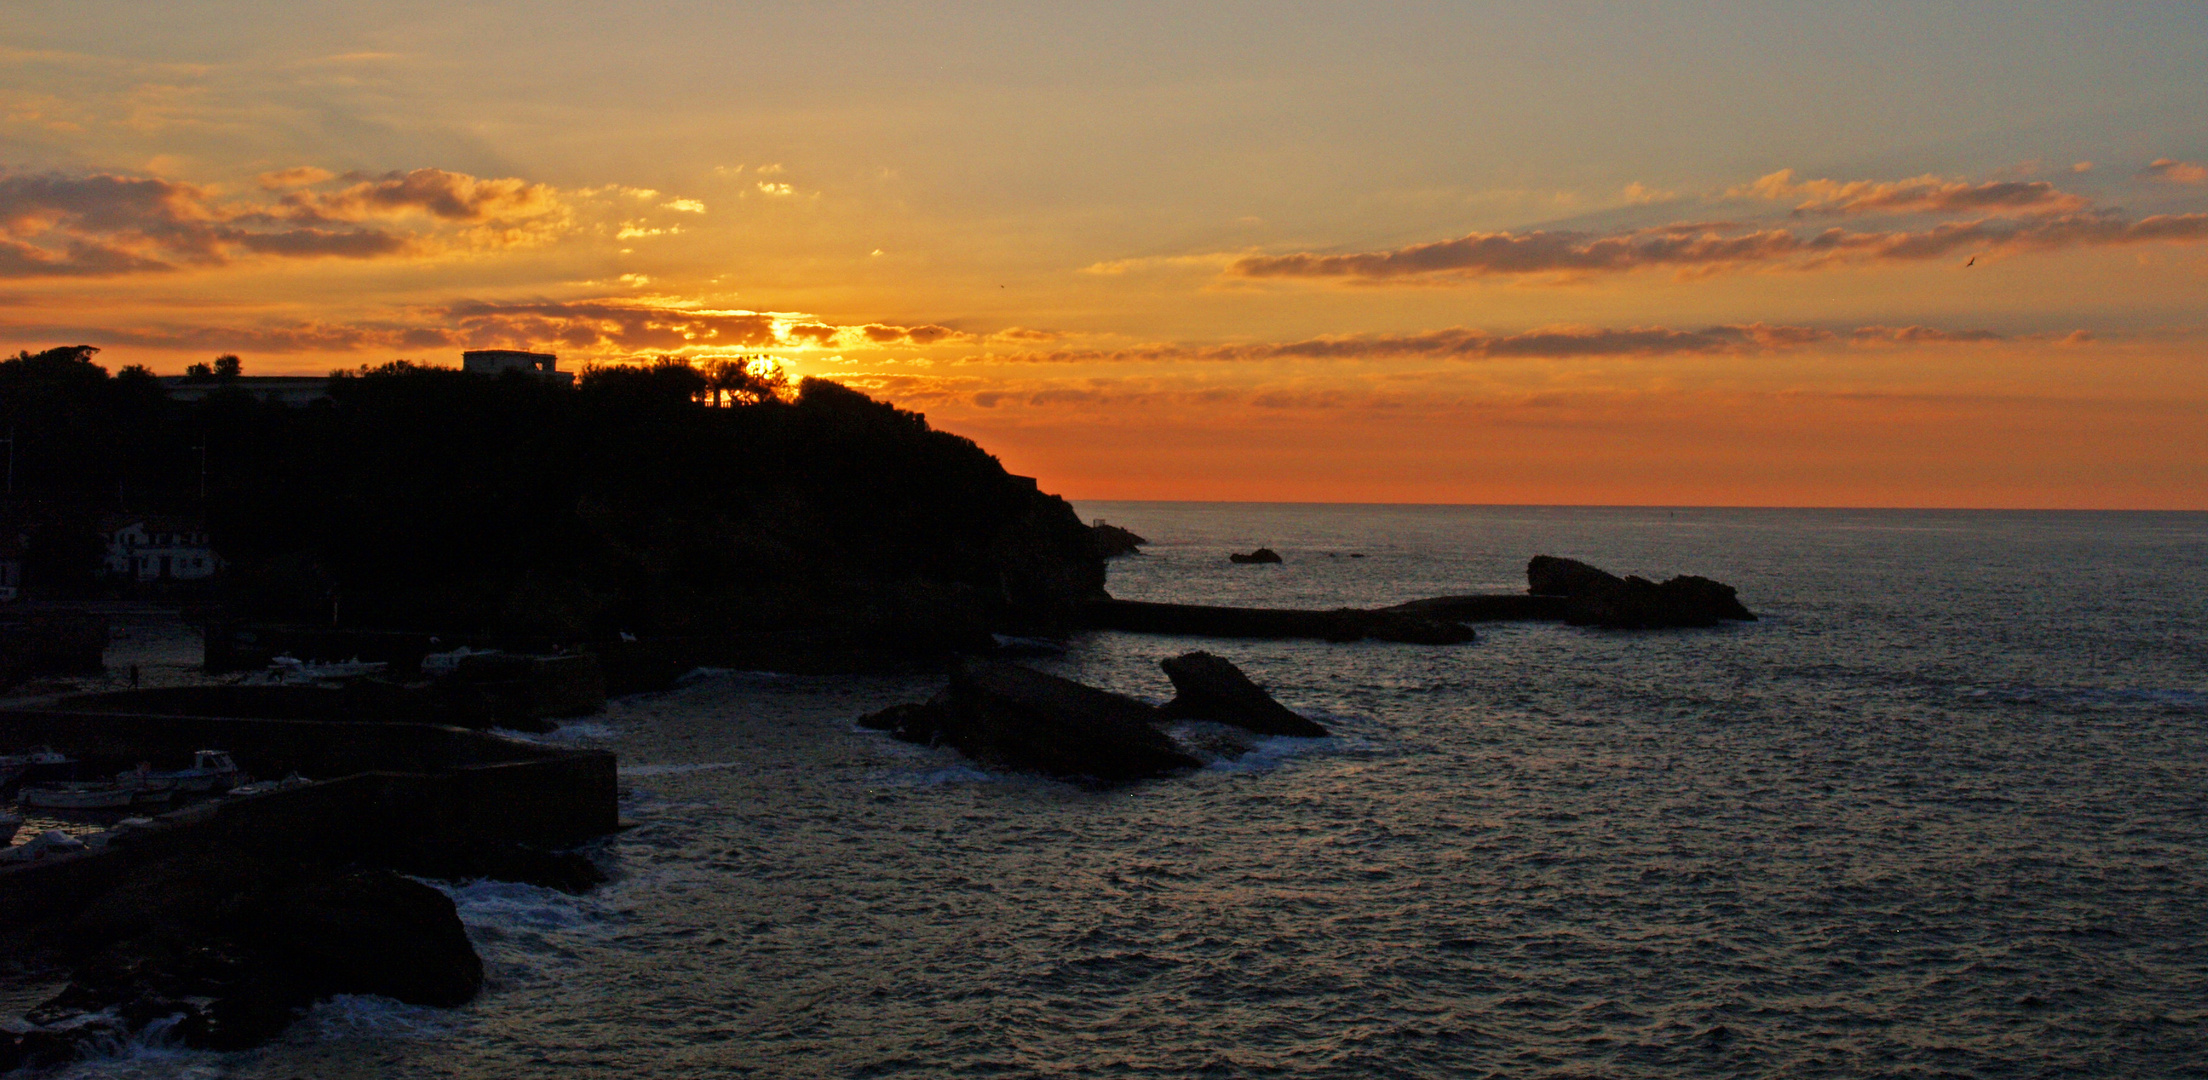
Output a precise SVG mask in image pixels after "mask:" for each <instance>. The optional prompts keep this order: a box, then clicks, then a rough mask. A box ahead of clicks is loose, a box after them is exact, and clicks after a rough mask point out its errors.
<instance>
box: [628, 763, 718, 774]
mask: <svg viewBox="0 0 2208 1080" xmlns="http://www.w3.org/2000/svg"><path fill="white" fill-rule="evenodd" d="M738 764H739V763H738V762H734V761H700V762H695V763H691V764H666V765H623V766H621V768H620V772H621V775H623V776H679V775H681V774H683V773H694V772H711V771H713V770H715V769H733V768H736V767H737V765H738Z"/></svg>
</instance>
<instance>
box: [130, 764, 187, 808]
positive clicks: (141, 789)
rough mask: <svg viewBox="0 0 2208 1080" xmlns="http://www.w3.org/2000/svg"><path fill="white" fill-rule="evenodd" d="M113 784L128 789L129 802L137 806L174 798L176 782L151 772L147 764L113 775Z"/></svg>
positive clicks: (151, 767)
mask: <svg viewBox="0 0 2208 1080" xmlns="http://www.w3.org/2000/svg"><path fill="white" fill-rule="evenodd" d="M115 783H116V784H118V785H120V786H122V787H125V788H129V789H130V801H131V803H132V804H133V805H137V806H150V805H156V804H159V803H165V802H168V801H170V800H171V799H174V798H175V797H176V783H177V782H176V780H175V779H174V778H172V777H168V776H164V775H162V774H160V773H157V772H154V771H153V766H152V765H151V764H150V763H148V762H143V761H141V762H139V763H138V767H137V768H135V769H131V770H128V771H125V772H119V773H116V774H115Z"/></svg>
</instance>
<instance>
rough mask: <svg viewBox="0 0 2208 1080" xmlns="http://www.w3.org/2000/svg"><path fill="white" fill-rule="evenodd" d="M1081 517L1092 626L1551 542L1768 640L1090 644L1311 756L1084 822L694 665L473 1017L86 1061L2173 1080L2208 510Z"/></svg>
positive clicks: (1298, 754) (608, 741)
mask: <svg viewBox="0 0 2208 1080" xmlns="http://www.w3.org/2000/svg"><path fill="white" fill-rule="evenodd" d="M1081 509H1082V510H1083V512H1084V513H1085V514H1088V515H1090V516H1100V517H1104V518H1108V519H1110V520H1111V521H1113V522H1115V523H1117V524H1122V525H1126V526H1128V527H1131V528H1133V529H1134V530H1135V531H1137V532H1139V533H1142V534H1144V535H1146V536H1148V537H1150V538H1151V539H1152V540H1153V541H1155V543H1153V544H1152V545H1151V546H1150V547H1149V548H1148V549H1147V553H1146V554H1144V555H1142V556H1139V557H1134V558H1129V559H1123V560H1120V561H1118V562H1116V563H1115V564H1114V565H1113V571H1112V582H1111V587H1112V589H1113V591H1114V593H1115V595H1118V596H1121V597H1126V598H1134V599H1171V600H1185V601H1198V602H1220V603H1264V604H1275V605H1308V606H1338V605H1344V604H1373V603H1388V602H1395V601H1399V600H1406V599H1411V598H1415V597H1419V596H1426V595H1436V594H1446V593H1461V592H1472V591H1483V590H1517V589H1522V588H1523V576H1522V574H1523V567H1524V563H1525V560H1526V558H1527V557H1528V556H1529V555H1532V554H1534V553H1536V552H1547V553H1552V554H1560V555H1572V556H1578V557H1581V558H1586V559H1589V560H1591V561H1593V562H1595V563H1597V564H1599V565H1603V566H1607V567H1609V568H1611V569H1614V570H1617V571H1620V572H1633V573H1640V574H1643V575H1646V576H1650V577H1663V576H1668V575H1671V574H1674V573H1701V574H1706V575H1709V576H1712V577H1717V578H1719V579H1722V580H1725V581H1729V582H1733V583H1735V584H1737V585H1739V586H1740V591H1741V596H1742V597H1743V599H1744V600H1745V601H1746V602H1747V603H1748V604H1749V606H1750V607H1752V608H1754V609H1756V610H1757V611H1758V612H1760V613H1762V614H1763V616H1764V618H1763V619H1762V620H1761V621H1759V622H1756V623H1752V624H1743V625H1738V626H1732V627H1727V628H1724V629H1719V630H1696V631H1671V632H1655V633H1618V632H1606V631H1599V630H1586V629H1577V628H1569V627H1563V626H1556V625H1535V624H1526V625H1498V626H1491V627H1486V628H1483V632H1482V637H1481V640H1480V641H1479V642H1477V643H1476V644H1473V645H1469V646H1462V647H1423V646H1406V645H1389V644H1379V643H1361V644H1355V645H1329V644H1321V643H1298V642H1239V641H1208V642H1207V641H1196V640H1190V639H1171V638H1161V637H1150V636H1144V635H1133V634H1116V633H1112V634H1098V635H1094V636H1091V637H1089V638H1086V639H1083V640H1081V641H1078V642H1077V643H1075V645H1074V647H1073V648H1072V649H1071V650H1070V651H1069V652H1068V654H1067V655H1066V656H1064V657H1063V658H1060V659H1055V660H1047V661H1039V663H1040V664H1041V665H1042V666H1045V667H1048V668H1051V669H1053V670H1056V671H1059V672H1061V673H1064V674H1067V675H1070V676H1073V677H1076V678H1081V679H1084V680H1088V681H1091V682H1095V683H1098V684H1101V685H1105V686H1110V687H1112V688H1115V689H1119V690H1122V691H1125V692H1128V693H1132V694H1136V695H1140V696H1144V697H1147V698H1150V699H1161V698H1163V697H1164V696H1166V695H1167V693H1168V687H1167V684H1166V682H1165V680H1164V678H1163V676H1162V675H1161V674H1160V673H1159V672H1158V670H1157V667H1156V663H1157V661H1158V660H1159V659H1160V658H1162V657H1166V656H1170V655H1173V654H1175V653H1178V652H1181V651H1185V650H1186V649H1189V648H1194V647H1205V648H1209V649H1211V650H1213V651H1215V652H1218V653H1220V654H1221V655H1224V656H1226V657H1227V658H1229V659H1231V660H1233V661H1234V662H1236V663H1237V664H1240V665H1242V666H1243V667H1244V668H1245V669H1246V670H1247V671H1248V672H1249V673H1250V674H1251V675H1252V676H1253V677H1254V678H1256V679H1257V680H1258V681H1260V682H1261V683H1264V684H1266V685H1267V686H1269V687H1271V688H1272V689H1273V690H1274V691H1275V693H1276V694H1277V696H1278V697H1280V698H1281V700H1283V701H1284V702H1285V703H1287V704H1288V705H1290V706H1291V707H1294V708H1297V709H1300V710H1305V711H1309V712H1312V713H1314V714H1315V715H1319V716H1321V717H1323V718H1325V720H1326V722H1327V723H1328V724H1329V726H1330V727H1332V728H1334V729H1335V730H1336V732H1337V733H1338V734H1337V737H1335V738H1331V739H1324V740H1276V741H1274V742H1272V743H1269V744H1267V745H1266V746H1264V747H1263V748H1262V749H1261V751H1260V752H1259V753H1258V754H1255V755H1253V756H1252V757H1251V758H1249V759H1245V760H1244V761H1243V762H1240V763H1238V764H1236V765H1234V766H1231V767H1220V768H1214V769H1209V770H1206V771H1204V772H1202V773H1200V774H1197V775H1195V776H1191V777H1186V778H1181V779H1175V780H1170V781H1162V782H1156V783H1147V784H1141V785H1136V786H1133V787H1127V788H1120V789H1113V790H1092V789H1088V788H1083V787H1080V786H1076V785H1071V784H1063V783H1056V782H1051V781H1045V780H1038V779H1029V778H1018V777H1002V776H993V775H990V774H987V773H984V772H981V771H979V770H976V769H973V768H971V767H970V766H968V765H967V764H966V763H964V762H962V761H961V760H959V759H958V758H957V757H956V756H955V755H951V754H949V753H945V752H940V751H934V750H927V749H922V748H916V747H910V746H905V745H901V744H897V743H894V742H890V741H888V740H886V739H883V738H881V737H880V736H877V735H874V734H872V733H868V732H863V731H858V730H855V729H854V728H853V727H852V725H851V719H852V718H853V717H856V716H857V715H859V714H860V713H862V712H865V711H868V710H871V709H874V708H878V707H881V706H883V705H886V704H889V703H892V702H895V701H900V700H913V699H917V698H919V697H922V696H925V695H926V694H927V693H929V692H932V690H933V689H934V687H933V686H931V685H929V684H928V683H927V682H926V681H925V680H916V679H915V680H900V679H821V678H781V677H760V676H744V675H739V674H733V673H704V674H703V675H701V677H699V678H696V679H693V680H690V681H688V682H686V683H685V684H684V685H683V686H681V687H680V688H678V689H676V690H673V691H669V692H667V693H663V694H654V695H645V696H642V697H638V698H632V699H628V700H625V701H622V702H619V703H616V705H615V707H614V708H613V709H612V711H611V712H610V713H609V715H608V716H607V717H605V718H603V719H602V720H601V721H598V723H599V725H600V726H598V727H596V728H592V729H587V731H586V733H585V737H586V738H588V739H592V740H595V741H598V742H600V743H602V744H604V745H608V746H611V747H612V748H614V749H616V750H617V751H619V752H620V753H621V755H622V760H623V762H624V764H625V765H626V766H628V767H627V769H626V771H625V774H624V780H623V783H624V785H625V786H626V787H627V788H628V789H629V791H628V794H627V802H626V805H625V814H626V816H628V817H629V818H631V819H632V820H634V821H635V822H636V823H637V826H636V828H634V829H632V830H630V831H629V832H626V833H624V834H622V835H620V836H619V837H616V838H614V839H612V840H610V841H608V842H606V843H605V844H604V845H603V849H602V851H601V852H600V855H601V857H602V858H603V860H604V861H605V863H606V865H608V866H609V867H610V868H612V869H613V870H614V871H615V873H616V874H617V875H618V880H617V881H615V882H614V883H613V884H611V885H608V886H606V887H603V888H601V889H600V890H598V891H597V892H595V893H593V894H591V895H589V896H585V897H580V898H574V897H564V896H560V895H558V894H553V893H547V892H544V891H542V890H534V889H530V888H528V887H524V886H500V885H488V884H479V885H472V886H463V887H457V888H454V889H452V890H451V891H452V893H453V895H454V896H455V898H456V900H457V901H458V902H459V904H460V906H461V909H462V913H463V916H464V917H466V918H467V919H468V921H469V922H470V925H471V930H472V932H473V933H474V934H475V936H476V938H477V942H478V945H479V947H480V948H481V949H482V951H483V952H484V953H485V956H486V958H487V960H488V961H489V964H490V971H491V985H490V987H489V989H488V990H487V991H486V993H485V994H484V996H483V998H482V999H481V1000H479V1001H478V1002H477V1003H475V1004H474V1005H472V1006H469V1007H468V1008H466V1009H463V1010H459V1011H457V1012H454V1013H451V1014H435V1013H430V1014H428V1015H424V1014H423V1013H422V1012H421V1011H418V1010H417V1011H405V1010H400V1009H398V1008H397V1007H395V1006H394V1007H393V1008H392V1009H391V1010H389V1011H390V1012H391V1013H392V1014H393V1018H392V1019H390V1020H389V1021H388V1022H379V1021H378V1020H377V1019H376V1013H375V1012H374V1010H373V1009H371V1008H369V1007H367V1006H364V1005H363V1004H361V1003H360V1002H359V1001H348V1002H345V1003H340V1004H338V1005H335V1006H331V1007H327V1008H325V1010H324V1011H323V1013H322V1014H321V1016H320V1018H319V1022H318V1023H315V1024H308V1025H302V1026H301V1027H299V1028H297V1029H295V1030H294V1032H293V1033H292V1034H290V1035H288V1036H286V1038H285V1039H284V1040H283V1041H282V1042H281V1043H279V1044H277V1045H275V1046H272V1047H269V1048H266V1049H263V1050H261V1051H256V1052H253V1053H249V1054H240V1055H196V1056H186V1057H185V1058H182V1059H179V1058H178V1057H176V1056H175V1055H166V1056H164V1055H160V1054H151V1053H146V1054H136V1055H132V1054H128V1053H125V1054H122V1055H119V1056H118V1057H117V1058H116V1059H114V1060H112V1061H106V1062H102V1063H97V1064H95V1065H93V1066H90V1067H88V1069H87V1070H85V1071H87V1072H89V1073H93V1074H99V1075H123V1074H148V1075H150V1074H155V1073H161V1074H167V1073H175V1072H177V1071H178V1070H180V1069H185V1068H189V1069H194V1070H199V1072H196V1073H194V1075H237V1076H267V1077H283V1076H291V1075H319V1076H344V1075H359V1076H425V1077H426V1076H455V1075H457V1076H469V1077H491V1076H535V1075H544V1074H547V1073H550V1072H552V1071H554V1070H558V1071H559V1072H560V1073H561V1074H562V1075H566V1076H577V1077H632V1076H653V1077H670V1076H704V1075H734V1076H746V1075H751V1076H775V1077H780V1076H793V1077H794V1076H842V1077H888V1076H910V1077H921V1076H1070V1077H1142V1076H1169V1077H1180V1076H1199V1075H1201V1076H1284V1077H1360V1078H1363V1077H1481V1076H1494V1077H1506V1076H1507V1077H1595V1076H1601V1077H1669V1076H1717V1077H1751V1076H1754V1077H1763V1076H1776V1077H1824V1076H1831V1077H1865V1076H1896V1077H1987V1078H1992V1077H2041V1076H2110V1077H2150V1076H2152V1077H2183V1076H2208V903H2204V902H2203V899H2202V898H2203V896H2204V895H2208V786H2204V780H2208V646H2204V643H2203V642H2204V638H2203V634H2202V631H2203V628H2204V624H2208V612H2204V600H2203V597H2208V515H2199V514H2097V513H2092V514H2089V513H2074V514H2053V513H2047V514H2041V513H1965V512H1926V511H1884V512H1870V511H1749V510H1677V511H1670V510H1589V509H1535V508H1473V507H1434V508H1415V507H1414V508H1405V507H1310V506H1254V505H1226V504H1211V505H1192V504H1086V505H1083V506H1082V507H1081ZM1260 544H1264V545H1267V546H1271V547H1273V548H1274V549H1276V550H1278V551H1280V552H1281V553H1282V554H1283V555H1284V556H1285V557H1286V559H1287V562H1286V563H1285V564H1284V565H1282V566H1277V567H1267V566H1232V565H1229V564H1228V563H1227V561H1226V559H1225V555H1226V553H1227V552H1228V551H1230V550H1248V549H1249V548H1251V547H1254V546H1257V545H1260ZM1353 553H1355V554H1359V555H1362V556H1364V557H1363V558H1356V559H1352V558H1350V557H1349V556H1350V555H1351V554H1353ZM179 1060H182V1061H184V1062H185V1064H184V1065H178V1064H177V1062H178V1061H179Z"/></svg>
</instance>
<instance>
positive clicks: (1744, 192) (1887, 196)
mask: <svg viewBox="0 0 2208 1080" xmlns="http://www.w3.org/2000/svg"><path fill="white" fill-rule="evenodd" d="M1729 194H1732V195H1736V196H1755V197H1758V198H1764V199H1775V200H1776V199H1791V198H1795V197H1797V196H1803V197H1806V198H1804V201H1803V202H1802V203H1801V204H1800V205H1798V206H1796V207H1795V208H1794V214H1795V215H1796V216H1803V215H1812V214H1817V215H1829V216H1852V215H1857V214H1972V213H1983V214H2018V213H2023V214H2041V213H2062V212H2069V211H2075V210H2082V209H2084V208H2085V207H2086V206H2088V205H2090V203H2089V201H2088V200H2087V199H2086V198H2085V197H2084V196H2082V195H2075V194H2072V193H2070V192H2067V191H2063V190H2061V189H2059V188H2057V187H2055V185H2053V184H2051V183H2048V182H2047V181H2045V180H2032V181H2022V180H1997V181H1991V182H1988V183H1983V184H1973V183H1970V182H1969V181H1967V180H1950V179H1947V178H1945V177H1940V176H1930V175H1927V176H1918V177H1912V178H1910V179H1907V180H1850V181H1845V182H1843V181H1838V180H1800V181H1797V180H1795V179H1794V170H1792V169H1781V170H1779V171H1778V172H1775V173H1771V174H1769V175H1767V176H1764V177H1761V178H1759V179H1757V180H1756V182H1755V183H1752V184H1749V185H1747V186H1745V187H1740V188H1735V189H1733V190H1732V191H1731V192H1730V193H1729Z"/></svg>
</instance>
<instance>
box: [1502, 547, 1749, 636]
mask: <svg viewBox="0 0 2208 1080" xmlns="http://www.w3.org/2000/svg"><path fill="white" fill-rule="evenodd" d="M1526 583H1527V588H1526V591H1527V592H1529V593H1532V594H1534V595H1536V596H1561V597H1565V598H1566V601H1567V602H1566V604H1565V608H1564V621H1565V622H1568V623H1571V624H1573V625H1576V626H1604V627H1611V628H1614V629H1651V628H1656V627H1672V626H1716V625H1717V624H1718V623H1720V622H1722V621H1726V620H1739V621H1751V622H1752V621H1754V620H1755V617H1756V616H1755V614H1754V613H1753V612H1750V611H1749V610H1748V609H1747V608H1746V607H1744V606H1742V604H1741V602H1740V598H1739V596H1738V594H1737V593H1736V591H1735V590H1734V588H1733V587H1732V586H1730V585H1727V584H1725V583H1723V582H1719V581H1712V580H1710V579H1709V578H1706V577H1696V576H1693V575H1681V576H1679V577H1675V578H1672V579H1671V580H1669V581H1666V582H1664V583H1662V584H1657V583H1656V582H1653V581H1650V580H1648V579H1647V578H1641V577H1623V578H1621V577H1619V576H1617V575H1616V574H1612V573H1610V572H1608V571H1606V570H1601V569H1598V568H1596V567H1593V566H1589V565H1588V564H1586V563H1583V562H1580V561H1579V560H1577V559H1561V558H1557V557H1556V556H1553V555H1536V556H1534V557H1533V560H1532V561H1531V562H1529V563H1527V564H1526Z"/></svg>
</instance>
